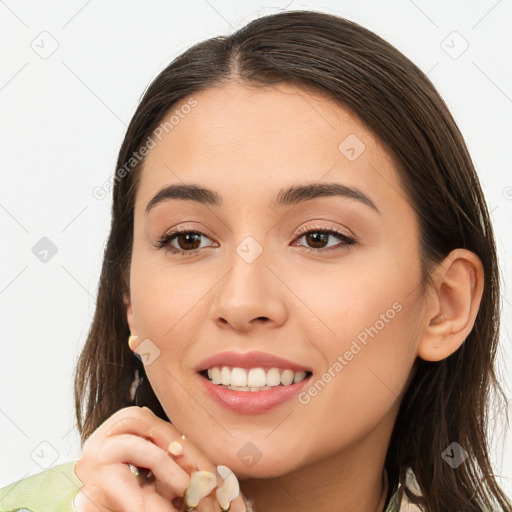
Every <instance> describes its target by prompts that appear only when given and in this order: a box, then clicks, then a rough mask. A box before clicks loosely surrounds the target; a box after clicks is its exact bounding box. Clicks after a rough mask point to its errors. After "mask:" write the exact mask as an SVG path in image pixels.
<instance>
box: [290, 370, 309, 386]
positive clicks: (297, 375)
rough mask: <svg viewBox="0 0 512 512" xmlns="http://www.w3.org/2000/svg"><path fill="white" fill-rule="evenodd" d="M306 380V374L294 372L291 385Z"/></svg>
mask: <svg viewBox="0 0 512 512" xmlns="http://www.w3.org/2000/svg"><path fill="white" fill-rule="evenodd" d="M305 378H306V372H295V375H294V377H293V383H294V384H295V383H296V382H300V381H301V380H304V379H305Z"/></svg>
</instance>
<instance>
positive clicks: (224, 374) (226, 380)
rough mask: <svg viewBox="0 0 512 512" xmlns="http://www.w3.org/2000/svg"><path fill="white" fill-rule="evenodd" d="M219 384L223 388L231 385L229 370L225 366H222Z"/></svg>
mask: <svg viewBox="0 0 512 512" xmlns="http://www.w3.org/2000/svg"><path fill="white" fill-rule="evenodd" d="M220 383H221V384H222V385H223V386H229V385H230V384H231V370H230V369H229V368H228V367H227V366H223V367H222V370H221V371H220Z"/></svg>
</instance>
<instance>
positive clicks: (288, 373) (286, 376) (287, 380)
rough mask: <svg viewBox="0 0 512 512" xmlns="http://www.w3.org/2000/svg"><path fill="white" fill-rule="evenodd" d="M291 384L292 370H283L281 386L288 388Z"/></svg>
mask: <svg viewBox="0 0 512 512" xmlns="http://www.w3.org/2000/svg"><path fill="white" fill-rule="evenodd" d="M292 382H293V371H292V370H284V371H283V373H281V384H282V385H283V386H289V385H290V384H291V383H292Z"/></svg>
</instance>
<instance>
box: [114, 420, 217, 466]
mask: <svg viewBox="0 0 512 512" xmlns="http://www.w3.org/2000/svg"><path fill="white" fill-rule="evenodd" d="M158 419H160V418H158ZM121 433H124V434H134V435H137V436H140V437H142V438H144V439H147V440H149V441H151V442H153V443H154V444H156V445H157V446H158V447H160V448H161V449H162V450H164V451H165V452H166V453H168V454H169V455H171V456H172V458H173V460H174V461H175V462H176V463H177V464H178V465H179V466H180V467H181V468H182V469H183V470H184V471H185V472H186V473H188V474H189V475H190V474H191V473H192V472H193V471H198V470H199V467H198V465H197V463H196V462H195V461H194V460H191V459H190V457H188V456H187V454H185V453H184V452H183V445H182V441H183V439H182V436H181V434H180V432H179V431H178V430H177V429H176V428H175V427H174V426H173V425H171V424H170V423H168V422H163V424H161V423H158V422H154V421H151V422H149V421H147V420H145V419H144V420H143V419H139V418H133V417H127V418H121V419H119V420H117V421H116V422H115V423H114V424H113V425H112V426H111V427H110V429H109V430H108V431H107V432H106V433H105V436H108V437H112V436H114V435H119V434H121ZM177 440H179V441H177ZM170 445H177V446H179V447H180V448H181V453H180V454H179V455H176V454H173V453H171V452H169V451H168V449H169V446H170ZM210 466H211V467H214V465H213V464H210Z"/></svg>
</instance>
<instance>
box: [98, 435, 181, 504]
mask: <svg viewBox="0 0 512 512" xmlns="http://www.w3.org/2000/svg"><path fill="white" fill-rule="evenodd" d="M98 459H99V460H98V462H99V463H100V464H115V463H119V462H129V463H131V464H133V465H135V466H139V467H142V468H148V469H150V470H151V472H152V473H153V474H154V476H155V477H156V478H157V479H158V480H159V481H160V482H162V483H164V484H165V485H166V487H168V488H169V491H170V492H171V493H172V498H174V497H176V496H183V493H184V492H185V489H186V488H187V487H188V485H189V484H190V477H189V475H188V474H187V473H186V472H185V471H184V470H183V469H182V468H181V467H180V466H179V465H177V464H176V463H175V462H174V461H173V460H172V458H171V457H169V455H168V454H167V453H166V452H164V451H163V450H161V449H160V448H158V446H155V445H154V444H153V443H151V442H150V441H147V440H145V439H142V438H141V437H138V436H136V435H130V434H119V435H117V436H114V437H112V438H110V439H109V440H108V442H107V441H105V442H104V443H103V445H102V446H101V451H100V453H99V455H98ZM125 468H126V469H127V471H128V473H129V475H130V476H131V478H132V479H133V478H134V475H133V474H132V472H131V471H130V468H129V467H128V465H126V466H125ZM128 473H127V474H128ZM134 481H135V480H134ZM172 498H171V499H172Z"/></svg>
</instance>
